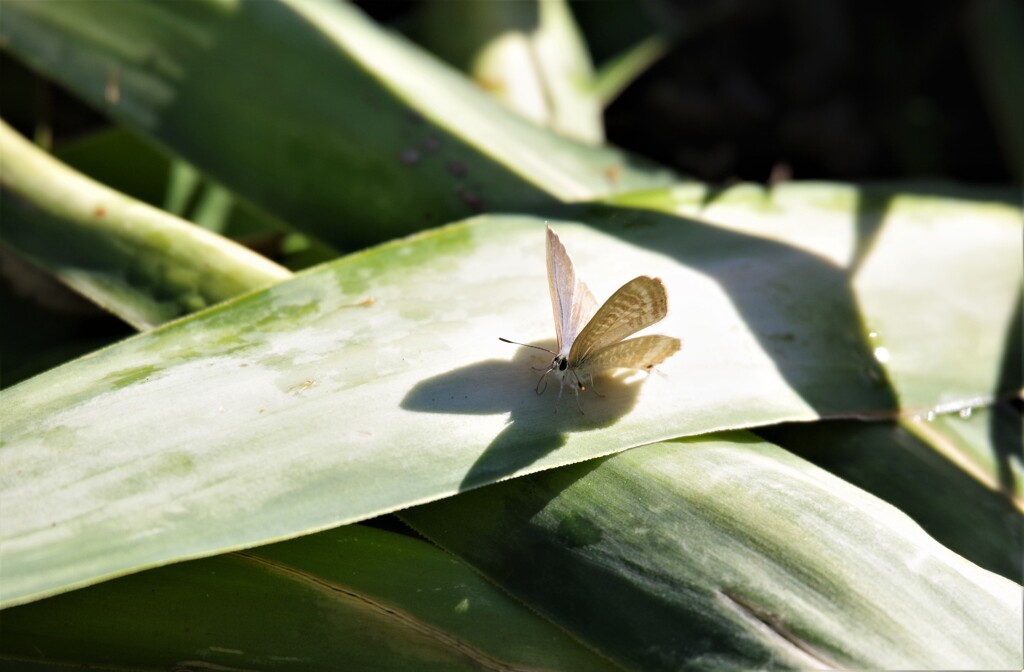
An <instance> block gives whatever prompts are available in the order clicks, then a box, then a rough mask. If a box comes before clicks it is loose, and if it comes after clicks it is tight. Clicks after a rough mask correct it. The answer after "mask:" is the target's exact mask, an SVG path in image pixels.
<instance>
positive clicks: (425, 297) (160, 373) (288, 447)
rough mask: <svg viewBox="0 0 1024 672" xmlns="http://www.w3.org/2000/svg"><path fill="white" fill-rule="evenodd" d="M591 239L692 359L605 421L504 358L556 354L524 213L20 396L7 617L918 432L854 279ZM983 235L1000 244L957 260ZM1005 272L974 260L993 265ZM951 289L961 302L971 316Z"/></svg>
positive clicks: (619, 238)
mask: <svg viewBox="0 0 1024 672" xmlns="http://www.w3.org/2000/svg"><path fill="white" fill-rule="evenodd" d="M889 216H890V217H891V218H892V219H893V221H894V222H895V223H894V224H893V226H908V225H911V224H912V223H913V221H914V220H913V219H910V220H908V221H905V220H901V219H900V218H899V217H897V216H896V215H893V214H890V215H889ZM592 221H593V223H595V224H600V228H592V227H584V226H580V225H579V224H575V223H572V222H568V221H562V222H557V221H552V224H553V225H554V226H555V227H556V228H557V229H558V230H559V232H560V234H561V236H562V240H563V242H564V243H565V244H566V245H567V247H568V248H569V249H570V250H572V253H573V255H574V257H575V259H576V263H577V266H578V267H579V271H580V273H581V274H582V276H583V277H585V278H587V280H588V282H589V284H590V285H591V287H592V289H594V291H595V293H596V294H597V295H598V296H601V297H604V296H607V295H609V294H610V293H611V292H612V291H613V290H614V289H615V287H617V286H618V285H619V284H621V282H622V279H623V278H629V277H631V276H632V275H635V274H638V273H646V274H650V275H652V276H657V277H661V278H662V279H663V280H664V281H665V284H666V286H667V287H668V292H669V301H670V315H669V317H668V318H666V320H664V321H663V322H661V323H659V324H658V325H657V330H658V331H660V332H662V333H666V334H670V335H672V336H675V337H680V338H681V339H682V341H683V350H682V352H680V353H678V354H677V355H676V356H674V357H672V358H670V359H669V360H667V361H666V362H665V364H664V365H663V366H661V367H659V368H660V369H661V371H660V373H658V374H655V375H652V376H650V377H649V378H647V379H646V380H643V379H641V380H639V381H631V382H626V381H622V380H618V381H616V380H613V379H607V378H606V379H599V380H598V381H596V389H597V390H598V391H599V392H601V393H602V394H604V395H605V397H603V398H601V397H596V396H585V397H584V398H583V400H582V406H583V408H584V409H585V411H586V413H585V414H580V413H579V411H578V410H577V409H576V405H575V403H574V402H573V401H572V400H571V399H562V400H561V401H560V402H559V400H558V399H557V395H556V394H555V391H554V390H552V391H551V392H549V393H548V394H547V395H546V396H537V395H535V394H534V392H533V389H534V386H535V385H536V375H537V374H536V373H535V372H534V371H532V370H531V369H530V367H531V365H533V366H536V365H537V364H538V363H541V362H539V361H538V359H539V360H543V359H544V357H545V356H544V355H543V354H539V357H538V355H537V354H535V353H536V351H533V350H528V349H516V348H514V347H512V346H507V345H505V344H502V343H499V342H498V341H497V337H498V336H499V335H502V336H511V337H514V338H515V337H518V338H519V339H523V340H531V339H539V340H541V341H542V342H543V339H545V338H547V339H551V337H552V336H553V326H552V325H551V324H550V308H549V306H548V304H547V301H548V295H547V280H546V277H545V271H544V243H543V240H544V233H543V232H544V222H543V221H540V220H537V219H532V218H525V217H523V218H515V217H500V218H499V217H484V218H480V219H479V220H477V221H472V222H468V223H465V224H461V225H456V226H452V227H449V228H447V229H443V230H439V231H436V232H432V233H430V234H428V235H423V236H420V237H417V238H414V239H411V240H409V241H399V242H396V243H393V244H389V245H386V246H382V247H380V248H377V249H373V250H370V251H367V252H365V253H362V254H359V255H354V256H352V257H348V258H346V259H342V260H339V261H338V262H337V263H335V264H332V265H330V266H326V267H321V268H318V269H314V270H311V271H309V272H306V273H303V274H302V275H300V276H299V277H297V278H296V279H295V280H293V281H291V282H288V283H283V284H281V285H278V286H275V287H273V288H271V289H269V290H267V291H264V292H261V293H258V294H253V295H249V296H247V297H243V298H241V299H238V300H234V301H231V302H228V303H227V304H224V305H222V306H220V307H217V308H215V309H211V310H209V311H207V312H205V313H203V314H200V315H198V316H196V317H195V318H192V319H187V320H183V321H180V322H178V323H175V324H173V325H169V326H168V327H165V328H162V329H158V330H156V331H155V332H153V333H151V334H148V335H146V336H142V337H139V338H135V339H131V340H129V341H126V342H124V343H122V344H120V345H118V346H116V347H114V348H111V349H108V350H106V351H102V352H99V353H96V354H95V355H93V356H91V357H87V358H84V359H82V360H79V361H77V362H74V363H72V364H71V365H69V366H66V367H62V368H60V369H57V370H54V371H52V372H49V373H47V374H45V375H43V376H39V377H37V378H35V379H33V380H30V381H27V382H25V383H22V384H20V385H18V386H16V387H14V388H12V389H10V390H8V391H6V392H5V393H4V394H3V395H2V396H0V401H2V402H3V413H4V417H3V421H4V437H3V440H4V444H3V446H2V447H0V460H2V462H3V466H4V468H3V469H2V470H0V478H2V479H3V480H2V481H0V497H2V500H0V505H2V506H3V509H4V511H5V512H6V516H7V520H8V521H9V522H8V524H6V525H5V526H4V527H3V529H2V530H0V533H2V534H3V535H4V537H2V538H0V541H2V542H3V543H2V546H0V551H2V553H3V556H2V558H0V559H2V561H3V562H4V568H5V569H4V571H5V581H4V582H3V583H2V584H0V590H3V591H4V594H3V600H4V602H5V603H8V604H10V603H17V602H23V601H27V600H31V599H33V598H36V597H40V596H44V595H47V594H52V593H54V592H59V591H61V590H66V589H68V588H69V587H73V586H78V585H82V584H86V583H92V582H95V581H98V580H100V579H102V578H109V577H112V576H116V575H120V574H123V573H127V572H131V571H137V570H139V569H143V568H146V567H150V566H154V565H159V564H165V563H168V562H172V561H174V560H179V559H183V558H189V557H197V556H202V555H208V554H213V553H217V552H222V551H224V550H230V549H236V548H241V547H247V546H252V545H257V544H260V543H266V542H268V541H273V540H276V539H281V538H286V537H291V536H297V535H300V534H304V533H308V532H311V531H315V530H319V529H325V528H328V527H332V526H336V525H339V524H343V523H346V522H352V521H355V520H359V519H363V518H366V517H368V516H372V515H376V514H378V513H381V512H385V511H394V510H396V509H399V508H402V507H404V506H408V505H410V504H415V503H419V502H425V501H430V500H433V499H437V498H441V497H445V496H448V495H451V494H453V493H455V492H457V491H458V490H462V489H467V488H471V487H476V486H479V485H484V484H487V483H491V482H494V481H495V480H499V479H503V478H507V477H510V476H515V475H520V474H525V473H529V472H531V471H536V470H541V469H546V468H550V467H554V466H559V465H564V464H567V463H573V462H578V461H580V460H584V459H588V458H593V457H597V456H600V455H606V454H609V453H613V452H616V451H620V450H624V449H626V448H629V447H632V446H636V445H641V444H644V443H650V442H652V441H657V440H660V439H665V438H670V437H676V436H682V435H689V434H699V433H706V432H709V431H714V430H719V429H724V428H730V427H739V426H757V425H764V424H772V423H777V422H780V421H784V420H794V419H803V420H811V419H815V418H817V417H819V416H820V415H822V414H828V415H864V414H872V413H875V414H877V413H880V412H883V413H892V412H894V411H895V410H896V408H895V405H894V404H895V401H894V398H893V396H892V393H891V391H890V389H889V388H888V387H887V386H885V385H884V384H880V381H884V373H880V371H882V370H881V369H880V368H878V364H877V361H876V360H875V357H874V356H873V354H872V352H871V350H870V346H869V344H868V343H867V336H866V334H864V332H863V327H862V325H861V320H860V316H859V315H858V313H857V310H856V308H855V306H854V297H853V296H852V294H851V293H850V291H849V287H848V285H847V284H846V276H845V275H844V274H843V272H842V269H841V268H838V267H836V266H835V265H830V264H827V263H824V262H823V261H822V259H820V258H819V257H817V256H814V255H808V254H807V253H805V252H803V251H801V250H800V249H799V248H796V247H793V246H789V245H784V244H781V243H778V242H774V241H770V240H767V239H765V238H762V237H757V236H752V235H747V234H742V233H739V232H736V231H730V230H728V229H726V228H725V227H721V226H713V225H710V224H707V223H702V222H699V221H695V220H685V219H676V218H669V217H667V216H665V215H659V214H658V213H652V212H648V211H636V210H622V209H619V210H616V209H610V208H594V209H593V218H592ZM990 225H991V226H996V227H997V228H998V227H1002V226H1004V224H1003V222H1001V221H1000V220H998V218H997V219H996V220H995V223H994V224H992V223H989V222H987V220H986V219H985V218H982V219H980V220H979V222H978V226H990ZM810 226H815V227H817V226H818V225H817V224H811V225H810ZM937 226H942V222H939V223H937ZM814 230H817V229H814ZM838 230H839V231H840V232H842V230H843V229H842V228H841V227H840V228H839V229H838ZM1011 232H1012V229H1011ZM819 233H821V232H820V231H819ZM975 239H976V240H979V241H987V240H988V238H987V237H975V236H973V234H972V235H967V234H965V235H964V237H963V238H959V237H957V236H952V237H951V238H950V239H949V241H948V244H950V245H955V246H957V247H958V249H960V250H961V251H966V250H969V249H970V245H971V241H972V240H975ZM1002 250H1003V247H1002V246H1001V247H1000V248H999V249H997V250H990V249H982V250H981V252H983V253H982V254H976V253H972V254H967V253H965V254H962V255H961V256H960V257H959V261H958V263H959V264H962V265H964V266H963V268H967V269H970V268H974V267H976V266H977V265H979V264H982V265H985V266H986V267H991V264H992V255H993V254H1002ZM947 270H949V276H948V277H949V282H948V283H947V284H946V285H944V286H943V289H944V290H947V291H948V292H951V293H952V294H954V295H956V294H958V293H960V292H966V293H968V294H970V295H972V296H974V295H975V294H974V292H973V289H972V286H971V285H970V284H969V283H966V282H964V281H963V278H964V277H967V276H969V273H966V272H962V273H959V274H958V273H954V272H953V270H954V269H947ZM1005 282H1006V283H1007V284H1011V285H1012V283H1014V282H1015V281H1014V279H1013V278H1007V279H1006V280H1005ZM932 289H933V290H934V289H935V288H932ZM1013 291H1015V290H1013ZM940 294H941V292H940ZM797 298H798V299H799V300H797ZM673 302H675V303H673ZM1003 303H1007V302H1003V301H1001V299H1000V298H999V297H998V296H996V297H995V298H993V299H992V304H991V305H992V306H993V308H994V309H993V310H992V311H991V312H990V314H989V319H991V320H992V321H993V324H1001V323H1002V320H1003V319H1004V315H1003V312H1004V311H1012V310H1013V306H1012V305H1002V304H1003ZM808 306H813V307H814V309H813V310H809V309H808ZM512 330H514V331H512ZM858 335H859V338H858ZM552 340H553V339H552ZM972 365H977V362H974V363H972ZM965 370H967V371H968V373H967V374H966V377H967V379H968V381H970V380H971V376H973V373H971V371H973V369H965ZM865 372H868V373H871V372H873V373H875V375H874V376H871V375H866V373H865ZM942 373H943V378H942V380H943V382H945V381H946V375H945V372H942ZM922 375H923V373H922ZM737 381H742V383H743V384H741V385H738V384H737ZM988 385H989V382H985V384H984V385H983V388H984V389H988ZM973 394H974V395H976V394H977V392H974V393H973ZM339 493H343V494H341V495H339ZM243 503H244V505H243Z"/></svg>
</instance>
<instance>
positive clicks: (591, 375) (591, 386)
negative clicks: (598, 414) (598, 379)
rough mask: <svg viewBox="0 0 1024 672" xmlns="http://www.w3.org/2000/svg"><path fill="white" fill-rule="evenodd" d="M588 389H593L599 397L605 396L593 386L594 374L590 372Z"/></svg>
mask: <svg viewBox="0 0 1024 672" xmlns="http://www.w3.org/2000/svg"><path fill="white" fill-rule="evenodd" d="M590 389H591V390H593V391H594V394H596V395H597V396H599V397H601V398H602V399H604V398H605V395H603V394H601V393H600V392H598V391H597V388H596V387H594V374H590Z"/></svg>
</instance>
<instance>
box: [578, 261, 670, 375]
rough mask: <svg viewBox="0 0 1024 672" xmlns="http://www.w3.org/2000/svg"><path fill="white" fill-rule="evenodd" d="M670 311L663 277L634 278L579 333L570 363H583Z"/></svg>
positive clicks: (579, 364) (606, 302)
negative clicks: (661, 278) (662, 280)
mask: <svg viewBox="0 0 1024 672" xmlns="http://www.w3.org/2000/svg"><path fill="white" fill-rule="evenodd" d="M666 314H668V296H666V294H665V285H664V284H662V282H661V280H660V279H658V278H649V277H647V276H646V275H641V276H639V277H636V278H633V279H632V280H630V281H629V282H627V283H626V284H624V285H623V286H622V287H620V288H619V290H618V291H617V292H615V293H614V294H612V296H611V298H610V299H608V300H607V301H605V302H604V305H603V306H601V308H600V309H599V310H598V311H597V314H595V315H594V317H593V318H591V320H590V321H589V322H588V323H587V325H586V326H585V327H583V330H582V331H581V332H579V335H578V336H577V337H576V340H575V342H573V343H572V347H571V350H570V351H569V365H570V366H582V365H583V364H584V363H585V362H586V360H587V359H588V358H589V357H591V356H592V355H594V354H596V353H597V352H598V351H600V350H602V349H603V348H606V347H608V346H610V345H612V344H614V343H618V342H619V341H621V340H622V339H624V338H626V337H627V336H629V335H631V334H635V333H636V332H638V331H640V330H641V329H643V328H645V327H649V326H651V325H652V324H654V323H655V322H659V321H661V319H662V318H663V317H665V315H666ZM672 340H675V339H672Z"/></svg>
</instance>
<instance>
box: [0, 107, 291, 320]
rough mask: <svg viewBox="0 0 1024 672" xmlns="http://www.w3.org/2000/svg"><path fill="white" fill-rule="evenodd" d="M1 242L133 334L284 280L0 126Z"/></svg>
mask: <svg viewBox="0 0 1024 672" xmlns="http://www.w3.org/2000/svg"><path fill="white" fill-rule="evenodd" d="M0 153H2V154H3V156H4V170H3V178H2V188H3V192H2V197H3V202H4V207H3V214H2V223H3V228H2V238H3V241H4V242H6V243H7V244H9V245H11V246H12V247H14V248H15V249H17V250H18V251H20V252H21V253H23V254H25V255H26V256H28V257H29V258H31V259H33V260H34V261H36V262H37V263H39V264H40V265H42V266H43V267H45V268H47V269H49V270H51V271H52V272H53V273H55V274H56V275H57V277H59V278H60V279H61V280H62V281H63V282H65V283H66V284H68V285H70V286H71V287H72V288H73V289H75V290H77V291H79V292H80V293H82V294H84V295H85V296H87V297H88V298H90V299H91V300H93V301H94V302H96V303H98V304H99V305H100V306H102V307H104V308H106V309H107V310H109V311H111V312H112V313H114V314H115V315H117V316H118V317H121V318H122V319H124V320H125V321H126V322H128V323H130V324H132V325H133V326H135V327H137V328H139V329H150V328H152V327H154V326H156V325H158V324H161V323H163V322H166V321H168V320H170V319H173V318H176V317H179V316H181V315H185V314H187V313H190V312H194V311H196V310H199V309H201V308H204V307H206V306H208V305H212V304H215V303H219V302H220V301H223V300H225V299H228V298H230V297H233V296H237V295H238V294H241V293H244V292H247V291H251V290H253V289H258V288H261V287H266V286H267V285H271V284H273V283H275V282H280V281H282V280H285V279H287V278H289V277H291V273H290V272H289V271H288V270H287V269H285V268H282V267H281V266H278V265H277V264H275V263H273V262H271V261H270V260H268V259H266V258H265V257H262V256H260V255H258V254H256V253H254V252H251V251H250V250H247V249H246V248H244V247H242V246H241V245H238V244H237V243H234V242H232V241H230V240H227V239H226V238H222V237H220V236H217V235H214V234H211V233H209V232H207V231H204V230H202V229H200V228H198V227H196V226H193V225H191V224H189V223H188V222H185V221H182V220H180V219H178V218H177V217H174V216H173V215H170V214H168V213H166V212H164V211H162V210H158V209H157V208H154V207H151V206H149V205H146V204H145V203H142V202H140V201H137V200H135V199H134V198H131V197H129V196H126V195H125V194H122V193H119V192H117V191H114V190H112V189H109V188H107V187H105V186H103V185H101V184H99V183H97V182H95V181H93V180H91V179H89V178H88V177H86V176H84V175H82V174H81V173H79V172H77V171H75V170H73V169H71V168H69V167H68V166H66V165H65V164H63V163H61V162H59V161H57V160H56V159H54V158H53V157H51V156H50V155H48V154H46V153H45V152H43V151H42V150H40V149H38V148H36V147H35V146H34V145H32V144H31V143H30V142H28V141H27V140H25V139H24V138H22V137H21V136H20V135H19V134H18V133H17V132H16V131H14V130H13V129H12V128H10V127H9V126H8V125H7V124H5V123H3V122H2V121H0Z"/></svg>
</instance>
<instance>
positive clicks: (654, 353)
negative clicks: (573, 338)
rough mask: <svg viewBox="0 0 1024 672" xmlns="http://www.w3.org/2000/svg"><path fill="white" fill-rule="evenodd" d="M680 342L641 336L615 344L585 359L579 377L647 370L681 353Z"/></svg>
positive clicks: (662, 337)
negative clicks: (619, 371) (613, 370)
mask: <svg viewBox="0 0 1024 672" xmlns="http://www.w3.org/2000/svg"><path fill="white" fill-rule="evenodd" d="M680 345H681V343H680V341H679V339H678V338H672V337H671V336H639V337H637V338H630V339H628V340H625V341H619V342H618V343H613V344H612V345H609V346H607V347H605V348H602V349H601V350H598V351H597V352H595V353H594V354H593V355H591V356H590V357H588V358H587V359H585V360H584V361H583V362H582V363H580V365H579V372H578V373H579V375H580V376H583V375H588V374H589V375H593V374H595V373H598V372H599V371H604V370H605V369H616V368H620V369H641V370H647V369H650V368H651V367H653V366H656V365H658V364H660V363H661V362H663V361H665V360H666V359H668V358H669V357H671V356H672V355H674V354H675V353H676V352H678V351H679V348H680Z"/></svg>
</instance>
